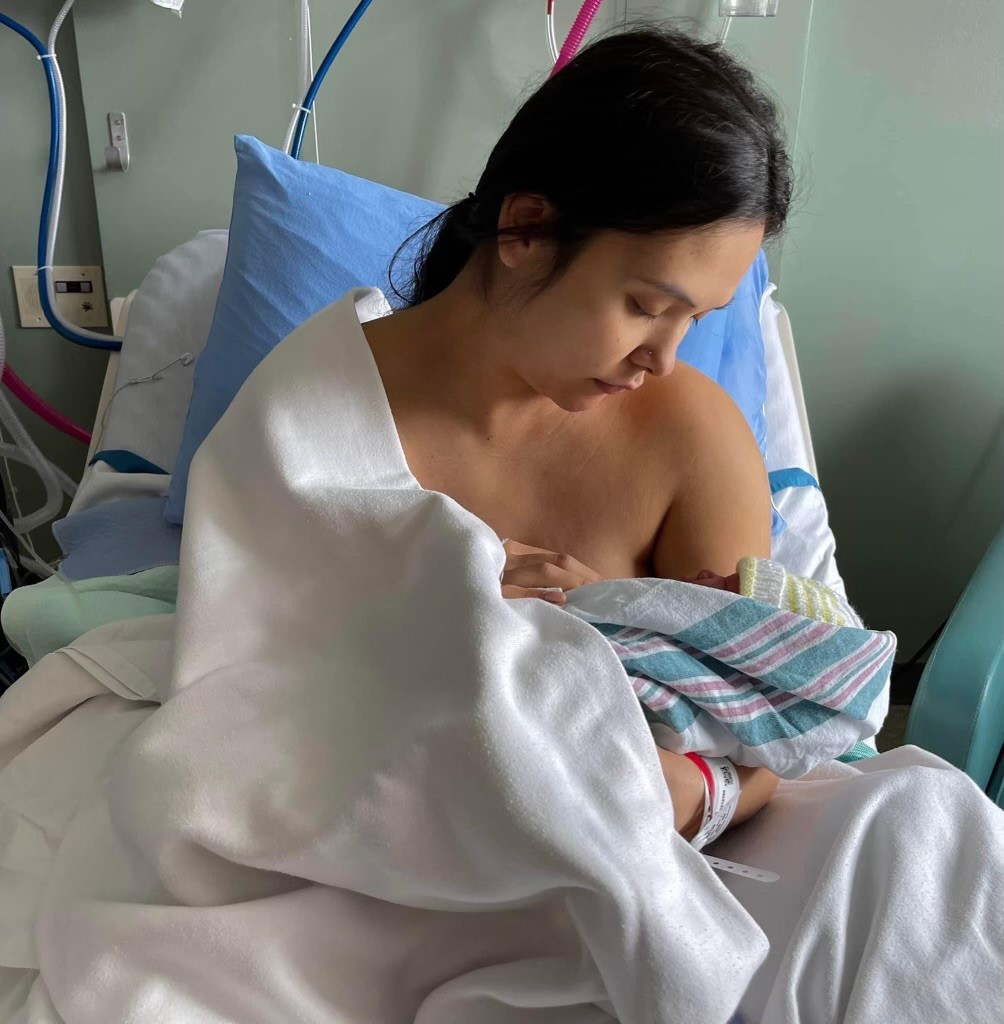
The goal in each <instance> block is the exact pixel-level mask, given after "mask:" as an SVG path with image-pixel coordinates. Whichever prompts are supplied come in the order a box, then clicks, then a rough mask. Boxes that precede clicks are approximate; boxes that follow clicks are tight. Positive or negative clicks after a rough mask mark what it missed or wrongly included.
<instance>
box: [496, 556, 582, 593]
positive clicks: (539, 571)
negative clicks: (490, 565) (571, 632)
mask: <svg viewBox="0 0 1004 1024" xmlns="http://www.w3.org/2000/svg"><path fill="white" fill-rule="evenodd" d="M599 578H600V576H599V574H598V573H596V572H593V570H592V569H590V568H588V567H587V566H585V565H583V564H582V563H581V562H580V561H578V560H577V559H575V558H572V556H571V555H562V554H558V553H557V552H554V551H535V552H533V553H531V554H526V555H509V556H508V558H507V559H506V565H505V571H504V573H503V575H502V581H503V583H512V584H515V585H517V586H521V587H561V588H562V589H563V590H571V589H572V588H573V587H581V586H583V585H585V584H586V583H595V582H596V581H597V580H599Z"/></svg>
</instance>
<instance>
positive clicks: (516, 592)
mask: <svg viewBox="0 0 1004 1024" xmlns="http://www.w3.org/2000/svg"><path fill="white" fill-rule="evenodd" d="M502 596H503V597H509V598H522V597H539V598H540V599H541V600H544V601H550V603H551V604H559V605H560V604H564V603H565V595H564V593H563V592H562V591H560V590H544V589H542V588H540V587H517V586H513V585H512V584H510V583H503V584H502Z"/></svg>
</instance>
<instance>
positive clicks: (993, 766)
mask: <svg viewBox="0 0 1004 1024" xmlns="http://www.w3.org/2000/svg"><path fill="white" fill-rule="evenodd" d="M906 742H907V743H913V744H916V745H917V746H918V747H923V748H924V749H925V750H930V751H931V752H932V753H934V754H937V755H938V756H939V757H943V758H944V759H945V760H946V761H948V762H949V763H951V764H954V765H955V766H956V767H957V768H961V769H962V771H964V772H965V773H966V774H967V775H968V776H969V777H970V778H971V779H972V780H973V781H974V782H975V783H976V784H977V785H978V786H979V787H980V788H981V789H983V790H985V791H986V793H987V795H988V796H989V797H990V799H991V800H993V801H994V802H995V803H996V804H997V805H998V806H999V807H1004V756H1002V754H1004V527H1002V528H1001V531H1000V532H999V533H998V534H997V536H996V537H995V538H994V540H993V543H991V545H990V549H989V550H988V551H987V553H986V554H985V555H984V556H983V561H982V562H980V564H979V566H978V567H977V569H976V572H975V573H973V577H972V579H971V580H970V581H969V585H968V586H967V587H966V589H965V592H964V593H963V595H962V597H961V598H960V599H959V603H958V604H957V605H956V606H955V610H954V611H953V612H952V617H951V618H950V619H949V620H948V623H947V624H946V626H945V629H944V632H943V633H942V634H941V639H940V640H939V641H938V643H937V646H936V647H935V648H934V651H933V653H932V654H931V656H930V658H928V661H927V667H926V668H925V669H924V674H923V676H921V679H920V685H919V687H918V688H917V696H916V697H915V698H914V701H913V707H912V708H911V710H910V719H909V722H908V723H907V728H906Z"/></svg>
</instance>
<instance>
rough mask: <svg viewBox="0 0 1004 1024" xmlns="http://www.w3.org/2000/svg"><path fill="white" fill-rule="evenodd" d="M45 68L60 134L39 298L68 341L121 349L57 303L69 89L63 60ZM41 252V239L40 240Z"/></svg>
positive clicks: (53, 39) (66, 9) (56, 29)
mask: <svg viewBox="0 0 1004 1024" xmlns="http://www.w3.org/2000/svg"><path fill="white" fill-rule="evenodd" d="M74 3H76V0H66V2H65V3H64V4H63V6H62V7H61V8H60V10H59V13H58V14H57V15H56V19H55V21H54V22H53V23H52V28H51V29H50V30H49V39H48V44H47V45H48V52H49V53H50V54H53V55H54V54H55V53H56V43H57V41H58V39H59V33H60V31H61V29H62V27H63V23H64V22H65V21H66V19H67V17H68V16H69V14H70V11H71V10H72V8H73V5H74ZM42 63H43V64H45V65H50V64H51V65H52V67H51V68H50V69H48V70H51V72H52V83H53V84H54V85H55V89H56V110H57V111H58V117H57V121H56V124H57V131H56V174H55V178H54V179H53V185H52V190H51V208H50V212H49V214H48V216H47V217H46V216H43V219H42V224H43V225H44V227H45V232H46V235H45V247H44V252H45V255H44V257H43V258H42V259H40V260H39V263H38V266H39V268H40V269H39V276H40V278H41V284H42V287H40V288H39V297H40V298H42V299H43V301H42V308H43V310H44V311H45V315H46V316H47V317H48V319H49V321H50V323H52V325H53V326H54V327H55V328H56V330H57V331H58V333H59V334H61V335H62V336H63V337H64V338H66V339H67V340H68V341H72V342H73V343H74V344H77V345H83V346H84V347H86V348H97V349H105V350H107V349H109V348H112V349H118V348H121V347H122V343H121V339H116V338H110V337H109V336H108V335H106V334H98V333H97V332H96V331H89V330H87V329H86V328H83V327H76V326H74V325H72V324H67V323H66V322H65V321H64V320H63V318H62V315H61V313H60V312H59V306H58V303H57V300H56V286H55V282H54V281H53V278H52V271H51V269H50V268H51V267H52V265H53V264H54V263H55V262H56V236H57V235H58V233H59V217H60V213H61V211H62V204H63V183H64V181H65V177H66V88H65V86H64V84H63V72H62V70H61V69H60V67H59V61H58V60H57V59H55V57H54V56H53V57H52V58H51V59H49V58H47V59H45V60H43V61H42ZM39 248H40V250H41V248H42V246H41V239H40V241H39Z"/></svg>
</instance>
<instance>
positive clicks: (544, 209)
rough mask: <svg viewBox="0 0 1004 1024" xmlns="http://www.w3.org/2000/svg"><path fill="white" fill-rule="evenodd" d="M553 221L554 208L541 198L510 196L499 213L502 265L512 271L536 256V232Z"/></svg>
mask: <svg viewBox="0 0 1004 1024" xmlns="http://www.w3.org/2000/svg"><path fill="white" fill-rule="evenodd" d="M553 218H554V207H553V206H552V205H551V204H550V202H548V200H547V199H545V198H544V197H543V196H534V195H524V194H522V193H518V192H517V193H513V194H512V195H508V196H506V197H505V199H504V200H503V201H502V209H501V210H499V235H498V253H499V259H500V260H501V261H502V264H503V266H506V267H509V268H510V269H515V268H516V267H519V266H521V265H522V264H523V263H525V262H526V261H527V260H528V259H530V258H532V257H534V256H535V255H536V254H537V250H538V249H539V247H540V245H541V243H542V241H543V240H542V239H541V237H540V232H539V230H534V229H539V228H541V227H543V226H545V225H546V224H548V223H550V222H551V220H553Z"/></svg>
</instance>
